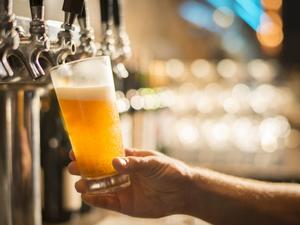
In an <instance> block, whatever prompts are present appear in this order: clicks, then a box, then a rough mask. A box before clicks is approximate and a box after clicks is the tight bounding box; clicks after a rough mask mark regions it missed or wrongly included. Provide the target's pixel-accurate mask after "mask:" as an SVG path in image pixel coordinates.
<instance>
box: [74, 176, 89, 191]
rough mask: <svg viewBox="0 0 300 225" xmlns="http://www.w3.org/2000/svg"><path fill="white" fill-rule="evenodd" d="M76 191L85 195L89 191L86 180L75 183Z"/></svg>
mask: <svg viewBox="0 0 300 225" xmlns="http://www.w3.org/2000/svg"><path fill="white" fill-rule="evenodd" d="M75 189H76V191H77V192H79V193H85V192H87V191H88V185H87V183H86V181H85V180H83V179H81V180H79V181H77V182H76V183H75Z"/></svg>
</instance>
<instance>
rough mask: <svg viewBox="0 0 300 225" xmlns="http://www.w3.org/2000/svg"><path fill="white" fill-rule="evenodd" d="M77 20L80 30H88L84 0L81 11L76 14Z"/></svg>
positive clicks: (87, 17) (88, 23) (86, 9)
mask: <svg viewBox="0 0 300 225" xmlns="http://www.w3.org/2000/svg"><path fill="white" fill-rule="evenodd" d="M77 20H78V24H79V26H80V29H81V31H84V30H88V29H89V28H90V21H89V15H88V8H87V3H86V1H84V3H83V7H82V12H81V13H80V14H79V15H78V16H77Z"/></svg>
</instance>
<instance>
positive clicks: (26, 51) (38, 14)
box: [16, 5, 50, 80]
mask: <svg viewBox="0 0 300 225" xmlns="http://www.w3.org/2000/svg"><path fill="white" fill-rule="evenodd" d="M31 14H32V21H31V22H30V29H29V31H30V36H24V35H23V34H22V33H21V32H20V33H19V34H20V37H21V42H20V46H19V48H18V49H17V51H16V52H17V55H18V56H19V57H20V58H21V60H22V61H23V63H24V64H25V66H26V68H27V70H28V72H29V73H30V75H31V76H32V78H33V79H34V80H36V79H38V78H40V77H42V76H44V75H45V71H44V69H43V68H42V66H41V65H40V63H39V57H40V54H41V53H42V52H44V51H48V50H49V49H50V41H49V39H48V37H47V35H46V31H47V27H46V25H45V22H44V6H41V5H38V6H32V7H31Z"/></svg>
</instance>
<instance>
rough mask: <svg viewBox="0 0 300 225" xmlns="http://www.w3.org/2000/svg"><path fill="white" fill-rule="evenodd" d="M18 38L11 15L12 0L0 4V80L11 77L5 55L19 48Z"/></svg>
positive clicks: (12, 15)
mask: <svg viewBox="0 0 300 225" xmlns="http://www.w3.org/2000/svg"><path fill="white" fill-rule="evenodd" d="M19 42H20V39H19V36H18V33H17V32H16V30H15V17H14V14H13V13H12V0H6V1H1V2H0V79H5V78H7V77H11V76H12V75H13V70H12V69H11V67H10V65H9V63H8V61H7V54H8V52H9V51H10V50H14V49H17V48H18V46H19Z"/></svg>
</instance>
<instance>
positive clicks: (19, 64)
mask: <svg viewBox="0 0 300 225" xmlns="http://www.w3.org/2000/svg"><path fill="white" fill-rule="evenodd" d="M12 3H13V1H12V0H3V1H0V193H1V194H0V206H1V210H0V224H1V225H41V224H42V219H41V180H40V177H41V176H40V132H43V128H40V96H41V94H45V93H47V92H49V90H50V89H51V88H52V85H51V82H50V79H49V76H48V74H49V69H50V68H51V67H53V66H56V65H58V64H61V63H65V62H66V61H71V60H76V59H80V58H83V57H92V56H95V55H103V54H105V55H110V56H111V58H112V61H113V62H114V65H119V66H118V68H123V71H122V70H121V72H123V73H124V71H125V72H126V69H125V70H124V68H125V67H122V66H121V67H120V65H123V64H121V63H122V61H123V59H125V58H126V57H127V56H128V55H129V53H130V48H129V42H128V38H127V35H126V33H125V31H124V29H123V26H122V23H121V19H120V18H121V17H120V15H119V14H120V2H119V1H118V0H113V1H112V0H100V5H101V8H102V10H101V11H102V27H103V34H102V35H103V37H102V38H101V39H102V43H101V44H100V46H101V47H100V48H99V49H96V44H95V42H94V33H93V29H92V28H91V26H90V22H89V20H88V13H87V3H86V2H84V0H64V3H63V11H64V22H63V23H62V25H61V26H57V24H58V23H56V22H48V21H44V5H43V0H29V3H30V11H31V18H30V19H28V18H19V17H15V16H14V14H13V12H12ZM57 3H59V1H58V2H57ZM109 18H112V20H111V19H109ZM76 19H77V21H78V25H79V30H80V32H78V33H75V32H74V22H75V21H76ZM113 24H114V25H113ZM113 26H115V27H113ZM114 28H115V29H114ZM49 30H50V31H51V32H49ZM54 33H55V34H54ZM49 36H51V37H53V36H56V37H57V38H56V41H53V40H51V41H50V38H49ZM73 36H77V39H78V43H75V41H74V40H75V39H74V38H73ZM76 45H77V46H76ZM120 76H121V77H122V76H123V75H122V74H121V75H120Z"/></svg>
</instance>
